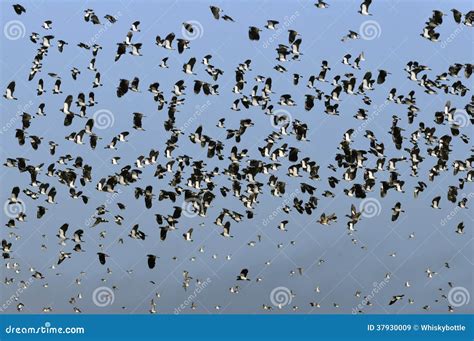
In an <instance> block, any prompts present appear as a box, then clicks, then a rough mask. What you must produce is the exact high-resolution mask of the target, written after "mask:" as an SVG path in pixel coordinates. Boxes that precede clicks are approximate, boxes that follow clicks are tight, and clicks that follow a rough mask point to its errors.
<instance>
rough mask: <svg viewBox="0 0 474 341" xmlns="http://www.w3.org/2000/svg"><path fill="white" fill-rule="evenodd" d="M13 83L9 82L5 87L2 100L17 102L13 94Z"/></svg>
mask: <svg viewBox="0 0 474 341" xmlns="http://www.w3.org/2000/svg"><path fill="white" fill-rule="evenodd" d="M15 84H16V83H15V81H11V82H10V83H9V84H8V86H7V90H6V91H5V94H4V95H3V97H4V98H6V99H14V100H17V99H18V98H16V97H15V96H14V95H13V94H14V92H15Z"/></svg>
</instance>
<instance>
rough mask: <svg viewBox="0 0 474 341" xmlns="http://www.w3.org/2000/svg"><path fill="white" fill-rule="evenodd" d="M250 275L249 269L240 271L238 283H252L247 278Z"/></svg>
mask: <svg viewBox="0 0 474 341" xmlns="http://www.w3.org/2000/svg"><path fill="white" fill-rule="evenodd" d="M248 273H249V270H248V269H242V270H241V271H240V274H239V275H238V276H237V280H238V281H250V279H249V278H248V277H247V275H248Z"/></svg>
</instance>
